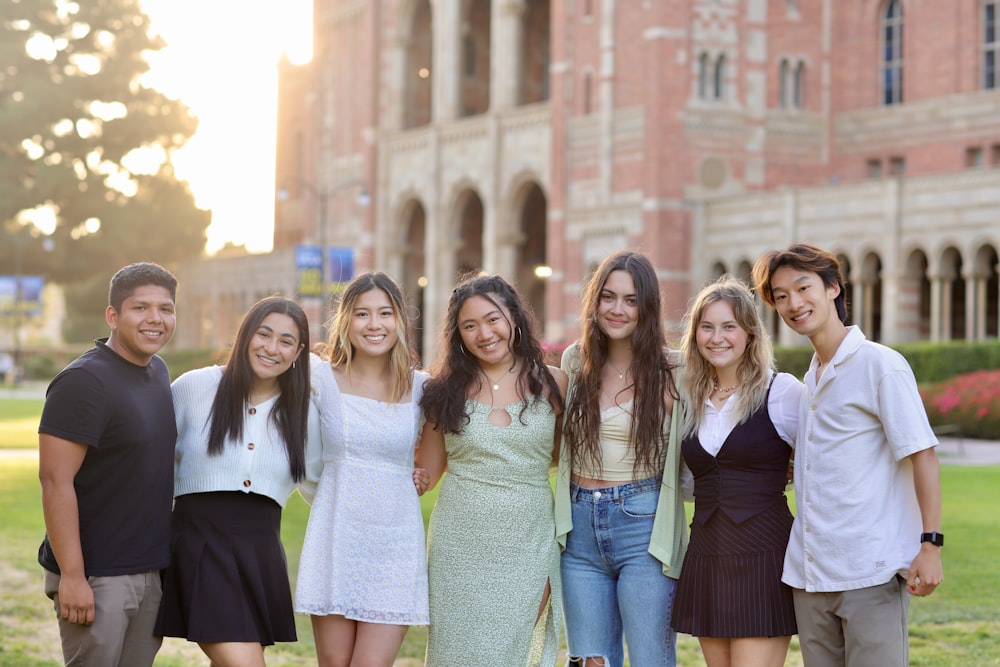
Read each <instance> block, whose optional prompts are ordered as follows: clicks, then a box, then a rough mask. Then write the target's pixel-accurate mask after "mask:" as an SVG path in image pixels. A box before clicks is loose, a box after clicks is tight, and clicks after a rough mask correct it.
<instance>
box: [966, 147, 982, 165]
mask: <svg viewBox="0 0 1000 667" xmlns="http://www.w3.org/2000/svg"><path fill="white" fill-rule="evenodd" d="M984 157H985V156H984V154H983V149H982V148H980V147H979V146H969V147H968V148H966V149H965V166H966V167H967V168H969V169H977V168H979V167H982V166H983V158H984Z"/></svg>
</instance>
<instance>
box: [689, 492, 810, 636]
mask: <svg viewBox="0 0 1000 667" xmlns="http://www.w3.org/2000/svg"><path fill="white" fill-rule="evenodd" d="M791 528H792V515H791V513H790V512H789V511H788V507H787V506H786V505H784V504H781V505H778V506H775V507H774V508H772V509H770V510H766V511H764V512H762V513H760V514H758V515H757V516H754V517H751V518H750V519H747V520H746V521H744V522H743V523H735V522H733V520H732V519H730V518H729V517H728V516H726V514H725V513H723V512H721V511H717V512H715V514H713V515H712V517H711V518H710V519H709V520H708V522H707V523H706V524H705V525H700V524H692V526H691V544H690V545H689V547H688V551H687V554H686V555H685V556H684V565H683V567H682V568H681V577H680V581H679V582H678V586H677V593H676V595H675V596H674V608H673V613H672V616H671V625H672V626H673V628H674V629H675V630H677V631H678V632H685V633H687V634H690V635H694V636H695V637H719V638H735V637H783V636H785V635H794V634H795V633H796V626H795V608H794V605H793V603H792V589H791V588H790V587H789V586H787V585H786V584H783V583H782V582H781V571H782V568H783V566H784V560H785V548H786V547H787V546H788V535H789V533H790V532H791Z"/></svg>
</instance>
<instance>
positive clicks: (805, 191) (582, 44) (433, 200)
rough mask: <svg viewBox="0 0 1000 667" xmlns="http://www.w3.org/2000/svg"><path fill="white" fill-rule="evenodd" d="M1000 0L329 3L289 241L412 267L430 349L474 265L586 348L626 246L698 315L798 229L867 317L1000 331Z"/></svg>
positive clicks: (289, 100) (306, 111)
mask: <svg viewBox="0 0 1000 667" xmlns="http://www.w3.org/2000/svg"><path fill="white" fill-rule="evenodd" d="M998 11H1000V2H998V0H951V1H949V2H937V1H935V2H927V1H926V0H641V1H640V0H630V1H628V2H626V1H625V0H551V1H544V0H316V2H315V8H314V26H315V36H314V57H313V60H312V62H311V63H310V64H308V65H305V66H302V67H292V66H284V67H283V68H282V75H281V81H282V83H281V86H280V95H281V102H280V105H279V121H278V146H277V182H276V190H280V191H282V192H286V193H287V194H288V196H286V197H284V198H283V201H279V203H278V205H277V206H276V211H275V237H274V238H275V250H276V251H280V250H281V249H282V248H287V247H290V246H292V245H294V244H297V243H302V242H316V241H317V240H319V241H321V242H322V243H323V244H324V245H333V246H340V247H351V248H353V251H354V255H355V265H356V267H357V268H358V270H368V269H377V270H383V271H386V272H388V273H389V274H391V275H393V276H394V277H395V278H396V279H397V280H399V281H400V282H401V284H402V285H403V287H404V289H405V291H406V293H407V295H408V297H409V300H410V303H411V304H412V305H413V306H414V307H415V311H414V312H415V313H416V314H417V315H418V325H419V326H420V327H421V328H422V332H423V334H422V337H423V338H422V341H421V342H422V347H423V349H424V350H427V351H428V354H425V357H430V356H433V352H432V350H433V345H434V344H435V343H436V330H437V328H438V326H439V323H440V321H441V317H442V315H443V313H444V310H445V307H446V303H447V298H448V295H449V293H450V291H451V289H452V287H453V286H454V284H455V282H456V280H457V279H458V278H459V277H460V276H461V275H463V274H465V273H468V272H470V271H479V270H484V271H488V272H498V273H500V274H502V275H504V276H506V277H508V278H509V279H511V280H512V281H513V282H515V283H516V284H517V286H518V287H519V289H520V290H521V291H522V292H523V293H524V294H525V295H526V296H527V297H528V298H529V299H530V301H531V302H532V304H533V306H534V308H535V311H536V314H537V315H538V317H539V320H540V321H541V323H542V327H543V334H544V336H545V337H546V338H547V339H548V340H550V341H569V340H572V339H573V338H575V337H576V335H577V333H578V323H577V318H578V310H579V304H580V300H579V295H580V291H581V289H582V286H583V284H584V282H585V281H586V279H587V276H588V274H589V272H590V271H591V270H592V268H593V267H594V266H595V265H596V264H597V263H598V262H599V261H600V260H601V259H602V258H603V257H604V256H605V255H607V254H608V253H609V252H611V251H613V250H616V249H619V248H634V249H637V250H641V251H643V252H645V253H647V254H648V255H649V256H650V258H651V259H652V260H653V262H654V264H655V265H656V266H657V267H658V271H659V276H660V280H661V287H662V290H663V294H664V298H665V306H666V314H667V318H668V320H669V322H668V324H677V323H678V322H679V320H680V318H681V317H682V316H683V313H684V311H685V308H686V306H687V303H688V301H689V299H690V298H691V296H692V295H693V293H694V292H696V291H697V289H698V288H699V287H700V286H701V284H702V283H704V282H705V281H707V280H710V279H712V278H714V277H715V276H717V275H719V274H720V273H723V272H730V273H733V274H736V275H738V276H743V277H746V276H748V274H749V267H750V266H751V265H752V263H753V261H754V259H755V258H756V257H758V256H759V255H760V254H762V253H763V252H765V251H767V250H770V249H774V248H779V247H783V246H786V245H788V244H789V243H792V242H796V241H807V242H811V243H815V244H817V245H820V246H823V247H826V248H828V249H830V250H832V251H834V252H836V253H838V254H839V255H840V256H841V257H842V259H843V261H844V267H845V273H846V276H847V278H848V281H849V292H850V294H849V297H850V301H851V304H852V305H851V308H852V319H853V320H854V321H855V322H858V323H860V324H862V325H863V327H864V328H865V330H866V331H867V332H868V334H869V336H870V337H873V338H875V339H878V340H882V341H884V342H887V343H890V344H891V343H897V342H904V341H910V340H918V339H930V340H948V339H980V338H986V337H996V336H997V335H998V319H1000V291H998V249H1000V80H998V76H1000V75H998V72H997V68H998V60H1000V37H998V22H1000V21H998V16H997V14H998ZM359 191H363V192H365V193H368V194H370V205H367V206H364V205H362V204H361V203H359V198H358V197H357V194H358V192H359ZM770 317H771V322H772V327H773V329H774V331H775V332H776V334H777V338H778V341H779V342H782V343H786V344H791V343H795V342H801V341H796V340H794V338H793V335H792V334H791V333H790V332H789V331H788V330H787V328H785V327H779V326H777V323H776V321H775V320H774V318H773V316H770Z"/></svg>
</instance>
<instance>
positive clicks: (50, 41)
mask: <svg viewBox="0 0 1000 667" xmlns="http://www.w3.org/2000/svg"><path fill="white" fill-rule="evenodd" d="M163 45H164V44H163V42H162V41H161V40H160V39H159V38H158V37H156V36H153V35H152V34H151V33H150V25H149V18H148V17H147V16H146V15H145V14H143V12H142V9H141V7H140V2H139V0H100V1H98V2H92V1H80V0H77V1H74V0H0V274H2V273H8V274H9V273H13V272H14V270H15V253H16V252H18V251H20V255H21V257H20V259H21V267H20V268H21V270H22V272H23V273H26V274H41V275H44V276H46V278H47V279H48V280H51V281H54V282H57V283H60V284H62V285H64V286H66V287H67V288H68V292H67V298H66V302H67V314H68V316H69V319H70V321H69V322H67V327H66V334H67V338H68V340H70V341H76V340H81V339H86V338H90V337H93V336H96V335H102V334H104V333H105V330H106V325H104V324H103V321H104V317H103V312H104V307H105V305H106V304H107V301H106V296H107V282H108V279H109V278H110V277H111V275H112V274H113V273H114V271H115V270H116V269H118V268H119V267H121V266H123V265H125V264H128V263H130V262H135V261H154V262H158V263H160V264H164V265H166V266H168V267H169V266H170V265H172V264H174V263H176V262H177V261H178V260H181V259H185V258H190V257H196V256H198V255H199V254H200V253H201V252H202V251H203V249H204V246H205V229H206V228H207V227H208V224H209V222H210V220H211V213H210V212H209V211H206V210H202V209H199V208H197V207H196V205H195V203H194V197H193V195H192V194H191V191H190V189H189V188H188V185H187V183H185V182H182V181H178V180H177V178H176V177H175V175H174V173H173V167H172V164H171V155H172V153H173V151H175V150H176V149H177V148H179V147H180V146H182V145H183V144H184V142H186V141H187V139H188V138H190V137H191V135H192V134H193V133H194V131H195V128H196V127H197V119H196V118H194V117H193V116H192V115H191V113H190V112H189V110H188V108H187V107H186V106H185V105H184V104H183V103H182V102H180V101H179V100H174V99H170V98H168V97H166V96H165V95H163V94H162V93H160V92H158V91H156V90H153V89H152V88H149V87H147V86H146V85H144V84H143V83H142V82H141V81H140V78H141V77H142V75H143V74H144V73H145V72H146V71H147V70H148V69H149V66H148V64H147V62H146V54H147V53H148V52H151V51H156V50H159V49H160V48H162V47H163ZM144 154H145V155H147V156H148V155H150V154H152V155H154V156H158V159H154V160H152V161H150V160H145V161H143V160H139V159H138V158H139V157H140V156H142V155H144ZM151 163H152V165H153V166H152V168H150V166H149V165H150V164H151ZM157 163H158V166H157ZM150 172H152V173H150ZM46 215H47V216H48V218H49V219H50V220H51V219H52V218H54V220H55V228H54V229H51V228H50V229H45V230H44V232H45V234H43V233H42V232H41V230H40V229H39V228H38V227H37V226H36V225H35V224H32V223H30V222H29V220H31V219H35V220H38V219H44V218H45V217H46ZM43 226H44V225H43ZM46 234H47V236H46ZM95 316H96V318H95ZM74 319H76V320H77V322H75V323H74V321H73V320H74ZM87 320H90V323H88V322H87ZM95 320H96V322H97V324H98V325H99V328H98V329H97V330H96V331H95V330H94V327H93V322H94V321H95Z"/></svg>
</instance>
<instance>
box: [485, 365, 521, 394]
mask: <svg viewBox="0 0 1000 667" xmlns="http://www.w3.org/2000/svg"><path fill="white" fill-rule="evenodd" d="M479 370H481V371H482V372H483V375H485V376H486V379H487V380H489V381H490V386H491V387H492V388H493V391H500V383H501V382H502V381H503V379H504V377H506V376H507V375H510V374H511V373H513V372H514V367H513V366H511V367H510V370H508V371H505V372H504V373H503V375H501V376H500V377H499V378H498V379H496V380H494V379H493V378H491V377H490V376H489V375H488V374H487V373H486V371H485V370H483V369H482V368H480V369H479Z"/></svg>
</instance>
